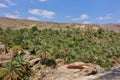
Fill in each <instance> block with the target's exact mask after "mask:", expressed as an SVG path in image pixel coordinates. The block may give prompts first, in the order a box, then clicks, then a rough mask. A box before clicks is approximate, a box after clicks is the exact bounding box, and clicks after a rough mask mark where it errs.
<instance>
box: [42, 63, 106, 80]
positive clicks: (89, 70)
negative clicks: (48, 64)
mask: <svg viewBox="0 0 120 80" xmlns="http://www.w3.org/2000/svg"><path fill="white" fill-rule="evenodd" d="M102 72H104V69H103V68H101V67H100V66H98V65H94V64H91V63H83V62H75V63H72V64H68V65H64V66H61V67H58V68H57V69H55V70H54V71H53V72H52V73H48V74H47V75H46V76H45V77H44V78H43V80H90V78H91V76H93V75H96V74H98V73H102ZM92 78H94V76H93V77H92Z"/></svg>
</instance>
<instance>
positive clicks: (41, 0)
mask: <svg viewBox="0 0 120 80" xmlns="http://www.w3.org/2000/svg"><path fill="white" fill-rule="evenodd" d="M46 1H48V0H40V2H46Z"/></svg>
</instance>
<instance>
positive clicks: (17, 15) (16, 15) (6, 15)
mask: <svg viewBox="0 0 120 80" xmlns="http://www.w3.org/2000/svg"><path fill="white" fill-rule="evenodd" d="M4 16H5V17H8V18H20V12H18V11H15V12H14V14H11V13H5V14H4Z"/></svg>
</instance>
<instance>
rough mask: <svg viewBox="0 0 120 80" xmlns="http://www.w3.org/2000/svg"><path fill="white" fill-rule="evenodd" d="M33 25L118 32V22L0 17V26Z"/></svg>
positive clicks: (46, 27) (26, 26)
mask: <svg viewBox="0 0 120 80" xmlns="http://www.w3.org/2000/svg"><path fill="white" fill-rule="evenodd" d="M33 26H37V27H38V28H39V29H49V28H52V29H55V30H56V29H57V30H59V29H64V28H70V29H72V28H77V27H79V26H85V27H89V28H90V27H99V28H103V29H105V30H113V31H116V32H120V24H113V23H109V24H79V23H57V22H44V21H33V20H27V19H13V18H5V17H0V27H2V28H7V27H10V28H13V29H21V28H31V27H33Z"/></svg>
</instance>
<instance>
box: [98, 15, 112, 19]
mask: <svg viewBox="0 0 120 80" xmlns="http://www.w3.org/2000/svg"><path fill="white" fill-rule="evenodd" d="M97 19H98V20H107V19H112V14H107V15H106V16H103V17H98V18H97Z"/></svg>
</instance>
